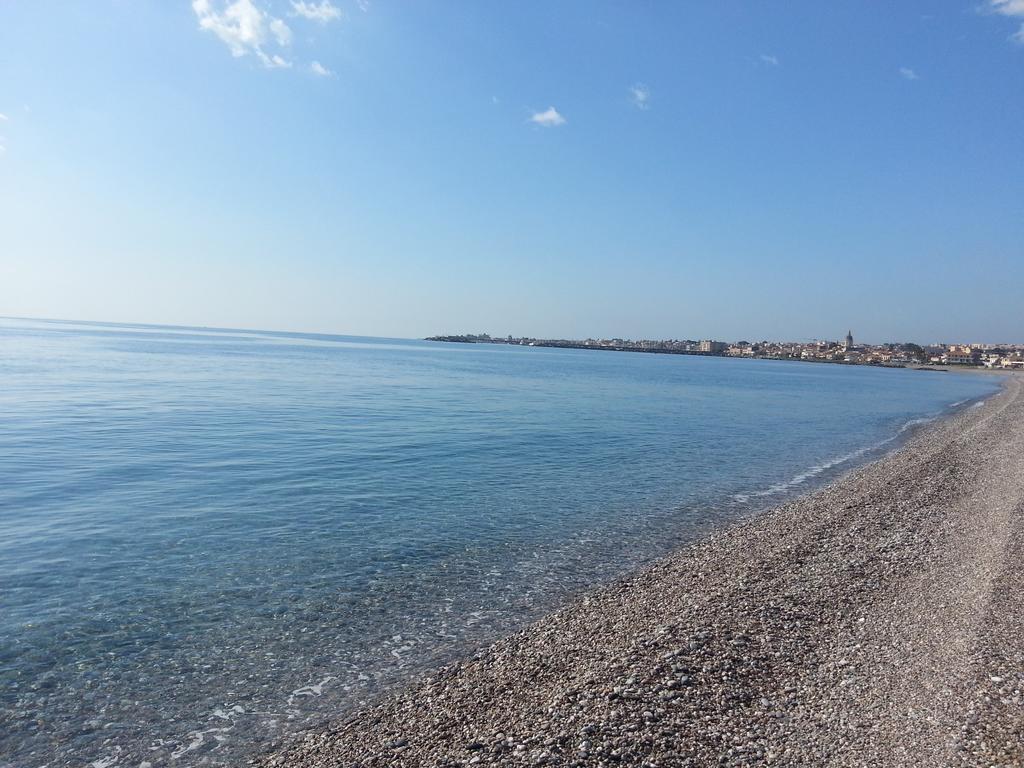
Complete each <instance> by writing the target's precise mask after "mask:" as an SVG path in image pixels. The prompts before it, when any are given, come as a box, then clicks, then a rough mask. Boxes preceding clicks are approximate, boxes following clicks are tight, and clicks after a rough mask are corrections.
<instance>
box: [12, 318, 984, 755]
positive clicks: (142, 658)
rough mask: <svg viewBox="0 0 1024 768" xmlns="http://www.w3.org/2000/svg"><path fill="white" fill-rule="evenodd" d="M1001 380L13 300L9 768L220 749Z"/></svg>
mask: <svg viewBox="0 0 1024 768" xmlns="http://www.w3.org/2000/svg"><path fill="white" fill-rule="evenodd" d="M995 388H996V382H994V381H992V380H990V379H987V378H985V377H974V376H964V375H955V374H936V373H921V372H914V371H903V370H879V369H871V368H860V367H845V366H834V365H814V364H803V363H786V362H769V361H742V360H728V359H720V358H702V357H684V356H667V355H664V356H663V355H644V354H629V353H600V352H587V351H577V350H554V349H535V348H521V347H503V346H492V345H456V344H437V343H428V342H415V341H397V340H387V339H368V338H351V337H339V336H310V335H301V334H286V333H254V332H241V331H239V332H233V331H211V330H198V329H182V328H162V327H153V326H125V325H99V324H72V323H56V322H42V321H17V320H0V526H2V527H0V530H2V536H0V686H2V687H0V765H2V766H11V767H14V766H17V767H18V768H23V767H34V766H79V765H91V766H93V767H94V768H109V767H110V766H133V767H137V766H140V765H141V766H144V765H146V764H147V763H148V764H150V765H152V766H154V768H155V766H162V765H174V766H191V765H222V764H233V763H235V762H237V761H239V760H241V759H243V758H244V757H245V756H246V755H247V754H249V753H250V752H251V750H252V749H254V748H257V749H259V748H263V747H265V746H266V745H267V744H268V743H269V742H270V741H272V740H274V739H279V738H284V737H286V736H287V735H288V734H289V733H292V732H294V731H295V730H297V729H300V728H302V727H306V726H309V725H310V724H313V723H316V722H318V721H321V720H323V719H324V718H326V717H327V716H329V715H332V714H335V713H337V712H339V711H341V710H343V709H344V708H346V707H351V706H354V705H356V704H357V703H359V702H360V701H363V700H366V699H367V697H369V696H372V695H373V694H375V693H377V692H379V691H380V690H381V689H383V688H386V687H387V686H388V685H392V684H395V683H396V682H397V681H401V680H403V679H407V678H408V677H409V676H411V675H413V674H415V673H417V672H420V671H422V670H424V669H426V668H428V667H430V666H431V665H435V664H437V663H439V662H442V661H445V660H449V659H451V658H452V657H453V656H456V655H458V654H460V653H465V652H466V651H467V650H468V649H471V648H473V647H475V646H476V645H478V644H480V643H483V642H486V641H488V640H490V639H493V638H494V637H496V636H498V635H500V634H502V633H504V632H507V631H509V630H510V629H513V628H515V627H517V626H520V625H521V624H522V623H523V622H524V621H526V620H528V619H530V618H533V617H535V616H537V615H538V614H539V613H541V612H543V611H545V610H547V609H549V608H550V607H551V606H553V605H557V604H558V603H559V601H563V600H564V599H565V598H566V596H567V595H570V594H572V593H573V592H576V591H578V590H580V589H582V588H584V587H585V586H587V585H591V584H594V583H595V582H599V581H601V580H605V579H609V578H612V577H614V576H616V575H618V574H621V573H623V572H624V571H626V570H628V569H630V568H634V567H636V566H637V565H639V564H641V563H643V562H646V561H648V560H650V559H651V558H653V557H655V556H658V555H660V554H664V553H665V552H666V551H667V550H669V549H670V548H671V547H673V546H675V545H677V544H679V543H680V542H683V541H685V540H687V539H689V538H692V537H694V536H696V535H699V534H700V533H701V532H704V531H707V530H708V529H709V528H710V527H712V526H715V525H719V524H721V523H722V522H723V521H727V520H729V519H733V518H736V517H738V516H740V515H743V514H747V513H750V512H751V511H753V510H756V509H758V508H759V507H763V506H765V505H767V504H769V503H773V502H775V501H777V500H778V499H780V498H783V497H784V496H785V495H786V494H791V493H796V492H800V491H802V490H805V489H806V488H808V487H810V486H812V485H813V484H816V483H821V482H823V481H825V480H827V479H829V478H830V477H831V476H833V475H834V474H836V473H838V472H842V471H845V470H846V469H848V468H849V467H851V466H853V465H855V464H856V463H859V462H863V461H865V460H867V459H869V458H871V457H872V456H875V455H877V454H878V453H879V452H880V451H882V450H885V449H887V448H890V447H892V446H893V445H895V444H897V443H898V441H899V437H900V435H901V434H906V430H907V427H908V425H913V424H916V423H920V420H922V419H928V418H932V417H935V416H936V415H939V414H941V413H942V412H944V411H946V410H948V409H949V408H951V407H967V406H968V405H969V404H970V402H971V400H972V399H975V398H979V397H981V396H984V395H986V394H988V393H990V392H992V391H994V389H995Z"/></svg>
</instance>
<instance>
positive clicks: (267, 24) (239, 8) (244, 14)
mask: <svg viewBox="0 0 1024 768" xmlns="http://www.w3.org/2000/svg"><path fill="white" fill-rule="evenodd" d="M192 10H193V11H195V14H196V17H197V18H198V19H199V28H200V29H202V30H205V31H207V32H212V33H213V34H215V35H216V36H217V37H218V38H220V40H221V42H223V43H224V44H225V45H226V46H227V47H228V50H230V51H231V55H232V56H236V57H241V56H246V55H248V54H252V55H254V56H256V58H258V59H259V60H260V61H261V62H262V63H263V66H265V67H268V68H271V69H273V68H284V67H290V66H291V62H289V61H287V60H286V59H285V58H284V57H282V56H281V55H280V54H277V53H267V51H265V50H264V47H265V46H266V45H267V43H268V41H269V39H270V38H271V37H272V38H273V39H274V40H275V41H276V42H277V44H278V45H279V46H282V47H284V46H287V45H288V44H290V43H291V40H292V31H291V29H290V28H289V27H288V25H287V24H285V23H284V22H283V21H282V20H281V19H277V18H274V17H273V16H270V15H269V14H267V13H266V12H264V11H262V10H260V9H259V8H257V7H256V6H255V5H253V2H252V0H234V2H229V3H227V4H226V5H224V6H223V10H219V11H218V10H217V9H216V8H215V7H214V4H213V2H212V1H211V0H192Z"/></svg>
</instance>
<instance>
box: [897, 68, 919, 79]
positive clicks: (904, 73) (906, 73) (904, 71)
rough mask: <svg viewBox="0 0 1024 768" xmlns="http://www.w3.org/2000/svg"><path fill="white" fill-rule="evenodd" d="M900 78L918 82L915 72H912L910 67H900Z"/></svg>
mask: <svg viewBox="0 0 1024 768" xmlns="http://www.w3.org/2000/svg"><path fill="white" fill-rule="evenodd" d="M900 77H902V78H903V79H904V80H920V79H921V78H920V77H918V76H917V72H915V71H914V70H912V69H911V68H910V67H900Z"/></svg>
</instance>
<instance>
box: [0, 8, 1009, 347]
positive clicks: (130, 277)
mask: <svg viewBox="0 0 1024 768" xmlns="http://www.w3.org/2000/svg"><path fill="white" fill-rule="evenodd" d="M0 114H2V115H3V117H2V118H0V147H3V149H2V150H0V315H19V316H36V317H60V318H74V319H97V320H118V321H140V322H157V323H181V324H192V325H211V326H230V327H251V328H270V329H287V330H308V331H324V332H335V333H354V334H367V335H390V336H423V335H427V334H432V333H442V332H444V333H454V332H466V331H490V332H491V333H501V334H505V333H513V334H517V335H518V334H525V335H536V336H566V337H586V336H629V337H680V338H683V337H689V338H701V337H715V338H724V339H737V338H792V339H799V338H809V337H826V338H837V337H839V336H841V335H842V334H843V333H845V331H846V329H847V327H852V328H853V329H854V330H855V333H856V334H857V335H858V337H859V338H864V339H865V340H875V341H884V340H892V339H912V340H917V341H922V342H930V341H938V340H952V339H962V340H966V341H975V340H978V341H982V340H989V341H1014V340H1016V341H1024V313H1022V311H1021V309H1020V306H1021V305H1020V295H1021V290H1022V283H1024V246H1022V243H1024V0H997V1H996V2H993V1H992V0H981V1H980V2H974V3H972V2H970V0H967V2H961V1H959V0H957V1H948V2H933V1H929V2H912V1H910V0H907V1H905V2H900V3H863V2H834V3H821V2H753V1H751V2H728V1H724V0H716V1H711V0H709V1H708V2H700V3H698V2H692V3H689V2H688V3H668V2H666V3H641V2H617V3H597V2H526V3H503V2H461V3H456V2H446V3H441V2H431V1H430V0H422V1H418V2H391V1H389V0H361V2H359V1H357V0H326V2H325V0H307V2H292V1H291V0H198V1H197V2H190V0H90V2H77V1H75V2H72V1H71V0H67V1H66V2H57V1H55V2H46V3H40V2H35V0H5V1H4V2H2V3H0Z"/></svg>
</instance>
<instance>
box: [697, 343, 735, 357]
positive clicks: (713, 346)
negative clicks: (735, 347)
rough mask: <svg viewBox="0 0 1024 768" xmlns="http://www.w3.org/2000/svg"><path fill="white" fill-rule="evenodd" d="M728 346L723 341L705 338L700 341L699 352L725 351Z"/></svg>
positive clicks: (716, 352) (718, 352)
mask: <svg viewBox="0 0 1024 768" xmlns="http://www.w3.org/2000/svg"><path fill="white" fill-rule="evenodd" d="M728 348H729V345H728V344H726V343H725V342H724V341H711V340H710V339H705V340H704V341H702V342H701V343H700V351H701V352H710V353H712V354H715V355H717V354H721V353H722V352H725V350H726V349H728Z"/></svg>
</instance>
